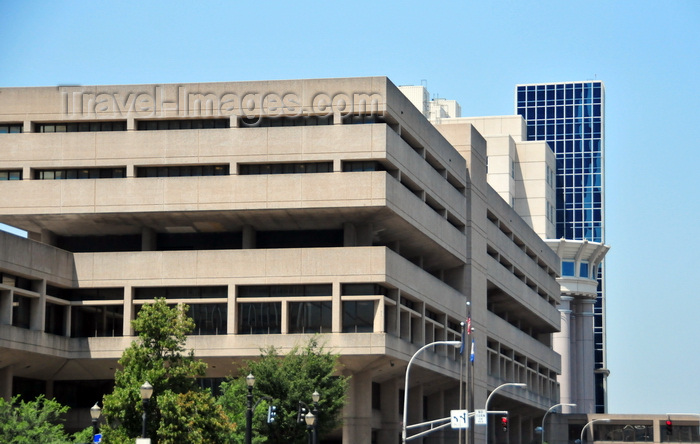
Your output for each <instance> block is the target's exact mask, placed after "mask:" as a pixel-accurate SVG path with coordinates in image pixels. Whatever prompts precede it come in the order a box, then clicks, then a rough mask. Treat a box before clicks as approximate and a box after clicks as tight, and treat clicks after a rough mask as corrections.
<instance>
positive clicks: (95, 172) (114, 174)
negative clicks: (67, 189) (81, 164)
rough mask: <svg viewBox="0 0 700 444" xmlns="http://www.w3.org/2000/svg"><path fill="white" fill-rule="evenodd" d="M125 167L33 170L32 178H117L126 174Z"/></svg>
mask: <svg viewBox="0 0 700 444" xmlns="http://www.w3.org/2000/svg"><path fill="white" fill-rule="evenodd" d="M125 172H126V169H125V168H124V167H119V168H69V169H56V170H34V179H37V180H59V179H118V178H123V177H125V176H126V174H125Z"/></svg>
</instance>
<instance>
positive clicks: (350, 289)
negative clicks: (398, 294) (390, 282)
mask: <svg viewBox="0 0 700 444" xmlns="http://www.w3.org/2000/svg"><path fill="white" fill-rule="evenodd" d="M340 288H341V294H342V295H343V296H374V295H378V294H380V295H384V296H386V295H387V294H389V290H388V289H387V288H386V287H383V286H381V285H379V284H342V285H341V287H340Z"/></svg>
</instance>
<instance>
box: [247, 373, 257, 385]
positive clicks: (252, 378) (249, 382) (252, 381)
mask: <svg viewBox="0 0 700 444" xmlns="http://www.w3.org/2000/svg"><path fill="white" fill-rule="evenodd" d="M245 383H246V385H247V386H248V387H251V388H252V387H253V386H254V385H255V376H253V374H252V373H249V374H248V376H246V377H245Z"/></svg>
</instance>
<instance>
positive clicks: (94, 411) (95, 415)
mask: <svg viewBox="0 0 700 444" xmlns="http://www.w3.org/2000/svg"><path fill="white" fill-rule="evenodd" d="M101 414H102V409H101V408H100V406H99V405H97V403H95V405H93V406H92V407H91V408H90V417H91V418H92V442H95V435H97V433H98V429H97V421H98V420H99V419H100V415H101Z"/></svg>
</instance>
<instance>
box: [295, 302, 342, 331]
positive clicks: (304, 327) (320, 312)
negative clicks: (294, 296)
mask: <svg viewBox="0 0 700 444" xmlns="http://www.w3.org/2000/svg"><path fill="white" fill-rule="evenodd" d="M331 306H332V303H331V301H319V302H291V303H290V304H289V332H290V333H330V332H331V316H332V315H331Z"/></svg>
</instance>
